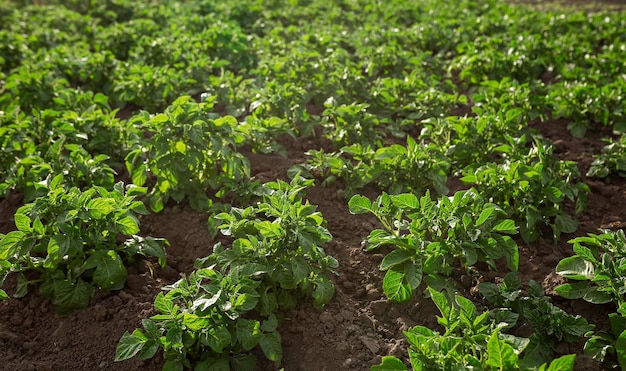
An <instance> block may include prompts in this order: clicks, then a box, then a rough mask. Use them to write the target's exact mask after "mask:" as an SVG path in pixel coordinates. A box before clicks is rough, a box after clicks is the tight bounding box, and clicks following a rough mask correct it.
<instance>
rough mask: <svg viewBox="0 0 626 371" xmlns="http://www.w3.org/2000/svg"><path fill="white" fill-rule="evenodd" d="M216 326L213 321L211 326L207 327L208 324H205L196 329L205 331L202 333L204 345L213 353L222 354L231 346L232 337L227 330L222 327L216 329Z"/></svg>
mask: <svg viewBox="0 0 626 371" xmlns="http://www.w3.org/2000/svg"><path fill="white" fill-rule="evenodd" d="M198 325H199V324H198ZM216 325H217V324H216V323H215V321H213V325H212V326H210V325H209V322H206V326H202V327H198V328H203V329H204V330H206V331H205V332H203V333H202V336H204V343H206V345H208V346H209V347H211V349H212V350H213V351H214V352H216V353H222V352H223V350H224V348H225V347H227V346H229V345H230V344H231V341H232V337H231V334H230V332H229V331H228V329H226V328H225V327H223V326H224V325H222V326H219V327H216Z"/></svg>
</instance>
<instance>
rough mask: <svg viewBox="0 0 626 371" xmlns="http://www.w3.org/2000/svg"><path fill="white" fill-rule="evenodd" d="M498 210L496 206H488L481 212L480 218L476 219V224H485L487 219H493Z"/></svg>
mask: <svg viewBox="0 0 626 371" xmlns="http://www.w3.org/2000/svg"><path fill="white" fill-rule="evenodd" d="M496 211H497V209H496V208H495V207H487V208H485V209H484V210H483V211H482V212H481V213H480V216H479V217H478V219H476V226H477V227H478V226H480V225H483V224H484V223H485V222H486V221H487V220H491V219H493V217H495V215H494V213H495V212H496Z"/></svg>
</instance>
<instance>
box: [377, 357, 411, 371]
mask: <svg viewBox="0 0 626 371" xmlns="http://www.w3.org/2000/svg"><path fill="white" fill-rule="evenodd" d="M406 370H407V368H406V366H405V365H404V363H402V361H401V360H399V359H398V358H396V357H393V356H383V359H382V361H381V362H380V364H379V365H375V366H372V367H370V371H406Z"/></svg>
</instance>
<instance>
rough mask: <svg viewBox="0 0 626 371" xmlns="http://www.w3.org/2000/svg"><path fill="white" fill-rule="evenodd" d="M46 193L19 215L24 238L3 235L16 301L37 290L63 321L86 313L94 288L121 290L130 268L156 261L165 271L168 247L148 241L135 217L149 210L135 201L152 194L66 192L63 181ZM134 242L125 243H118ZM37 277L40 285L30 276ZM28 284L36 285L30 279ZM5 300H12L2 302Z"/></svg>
mask: <svg viewBox="0 0 626 371" xmlns="http://www.w3.org/2000/svg"><path fill="white" fill-rule="evenodd" d="M46 187H47V193H46V194H45V195H43V196H41V197H38V198H36V199H35V200H34V201H33V202H32V203H28V204H26V205H24V206H22V207H20V208H19V209H18V210H17V212H16V213H15V226H16V227H17V230H15V231H12V232H9V233H7V234H6V235H0V277H1V278H2V281H4V278H5V277H6V276H7V275H8V274H10V273H14V274H16V278H17V288H16V290H15V296H16V297H22V296H24V295H26V294H27V293H28V288H29V286H31V285H38V286H39V291H40V292H41V294H42V295H43V296H44V297H46V298H48V299H50V300H51V301H52V303H53V304H54V306H55V308H56V310H57V311H58V312H59V313H60V314H63V315H67V314H71V313H74V312H76V311H79V310H81V309H83V308H85V307H86V306H87V305H88V304H89V301H90V300H91V298H92V297H93V296H94V293H95V288H96V287H97V288H100V289H102V290H119V289H121V288H122V287H123V286H124V283H125V282H126V268H125V266H124V264H125V262H129V261H132V260H133V259H136V257H137V256H138V255H139V256H143V257H148V256H154V257H156V258H158V260H159V263H160V264H161V266H164V265H165V258H166V256H165V249H164V246H165V245H166V244H167V241H165V240H163V239H158V238H152V237H141V236H138V235H137V233H139V221H138V219H137V216H136V214H146V213H147V210H146V208H145V206H144V204H143V203H142V202H141V201H137V200H135V197H136V196H138V195H142V194H144V193H145V189H143V188H139V187H135V186H132V185H131V186H129V187H126V189H125V187H124V185H123V183H121V182H119V183H116V184H115V185H114V186H113V189H111V190H107V189H106V188H104V187H100V186H93V187H91V188H89V189H87V190H85V191H81V190H80V189H79V188H77V187H71V188H69V187H64V184H63V176H62V175H58V176H56V177H54V178H52V179H50V180H49V181H48V182H46ZM121 236H129V238H127V239H126V240H125V241H124V242H119V240H118V237H121ZM30 271H33V272H35V273H36V277H35V278H34V279H29V278H27V275H26V274H27V273H28V272H30ZM28 277H31V275H30V274H28ZM3 296H6V293H5V294H3Z"/></svg>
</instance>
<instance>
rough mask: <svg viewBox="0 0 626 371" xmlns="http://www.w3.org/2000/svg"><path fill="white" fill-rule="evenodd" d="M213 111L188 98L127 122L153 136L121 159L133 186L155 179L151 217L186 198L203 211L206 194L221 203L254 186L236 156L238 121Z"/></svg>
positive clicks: (239, 140) (240, 140)
mask: <svg viewBox="0 0 626 371" xmlns="http://www.w3.org/2000/svg"><path fill="white" fill-rule="evenodd" d="M212 108H213V104H212V103H211V102H203V103H195V102H193V100H192V98H191V97H188V96H187V97H181V98H178V99H177V100H176V101H175V102H174V103H173V104H172V105H171V106H169V107H168V108H167V109H166V110H165V112H164V113H161V114H158V115H156V116H151V115H149V114H147V113H146V112H144V113H140V114H138V115H136V116H134V117H133V118H131V121H133V122H134V123H135V124H136V125H143V126H144V127H145V129H146V130H147V131H149V132H150V133H151V135H152V136H151V137H150V138H149V139H148V140H147V141H146V142H145V143H139V144H138V147H139V148H137V149H135V150H133V151H131V152H130V153H129V154H128V155H127V156H126V167H127V168H128V172H129V173H130V175H131V178H132V181H133V183H134V184H136V185H138V186H143V185H144V184H146V181H147V180H148V177H149V176H154V178H155V184H154V186H153V187H152V188H151V191H150V193H149V195H148V196H149V204H150V208H151V209H152V210H153V211H154V212H159V211H161V210H162V209H163V207H164V206H165V204H166V203H167V202H168V200H169V199H170V198H171V199H173V200H174V201H176V202H181V201H183V199H185V198H187V199H188V202H189V205H190V206H191V207H193V208H194V209H197V210H207V209H209V208H210V206H211V205H212V202H211V200H210V199H209V197H208V192H209V191H210V190H212V191H214V192H216V196H217V197H220V196H224V195H225V194H227V193H228V192H229V191H231V190H233V189H236V188H240V187H242V185H243V186H245V185H249V187H253V186H254V184H253V183H252V182H250V162H249V161H248V159H247V158H246V157H245V156H243V155H242V154H241V153H239V152H238V151H237V146H239V145H242V144H243V141H244V140H245V138H243V137H242V135H240V134H238V133H237V131H236V127H237V125H238V123H237V120H236V119H235V118H234V117H232V116H225V117H218V115H217V114H215V113H213V112H212ZM241 192H244V194H245V192H246V190H245V189H242V190H241Z"/></svg>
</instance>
